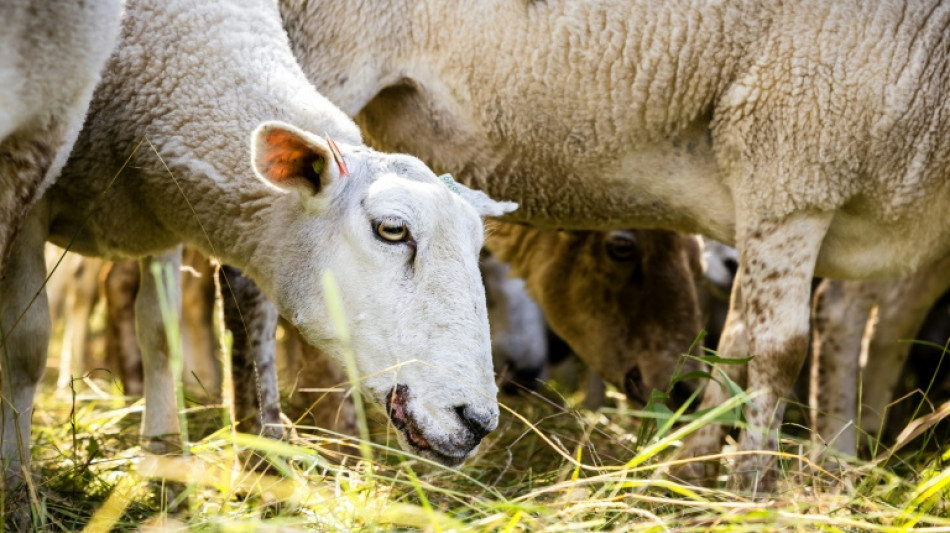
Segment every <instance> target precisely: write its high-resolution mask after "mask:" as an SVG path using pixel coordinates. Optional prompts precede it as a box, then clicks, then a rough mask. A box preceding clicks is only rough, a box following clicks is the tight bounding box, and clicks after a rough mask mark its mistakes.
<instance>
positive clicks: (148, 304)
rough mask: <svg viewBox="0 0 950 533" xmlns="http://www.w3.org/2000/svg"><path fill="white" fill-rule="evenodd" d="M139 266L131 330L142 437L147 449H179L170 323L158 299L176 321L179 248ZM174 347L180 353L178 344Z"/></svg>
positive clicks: (179, 270) (179, 277)
mask: <svg viewBox="0 0 950 533" xmlns="http://www.w3.org/2000/svg"><path fill="white" fill-rule="evenodd" d="M153 264H157V265H159V267H160V268H159V270H160V271H161V272H162V275H161V280H160V281H159V280H158V279H157V278H156V277H155V275H154V274H153V273H152V265H153ZM139 266H140V268H141V276H140V279H141V282H140V283H141V285H140V287H139V292H138V295H137V296H136V298H135V332H136V334H137V335H138V338H139V346H140V348H141V350H142V370H143V374H144V377H145V414H144V416H143V417H142V438H143V439H145V440H146V443H147V446H148V448H149V449H150V450H151V451H153V452H155V453H169V452H172V451H174V450H180V449H181V429H180V427H179V425H178V403H177V400H176V396H175V376H174V374H173V373H172V367H171V361H170V355H171V351H170V349H171V348H172V347H171V346H170V344H169V336H168V332H167V331H166V326H168V325H170V324H166V323H165V321H164V320H163V317H162V312H161V304H160V301H161V300H160V298H161V299H163V300H164V302H165V303H167V304H168V309H170V310H172V312H173V313H174V315H175V320H177V319H178V318H177V315H178V313H179V312H180V309H181V247H180V246H179V247H178V248H175V249H174V250H170V251H168V252H167V253H165V254H163V255H160V256H152V257H146V258H144V259H142V260H141V261H139ZM166 272H167V273H170V274H171V275H170V276H169V275H168V274H167V273H166ZM169 278H170V282H169ZM160 290H161V291H162V294H160V293H159V291H160ZM176 326H177V324H176ZM178 342H180V339H179V341H178ZM175 348H176V349H177V350H178V351H179V353H180V350H181V348H180V346H178V347H175Z"/></svg>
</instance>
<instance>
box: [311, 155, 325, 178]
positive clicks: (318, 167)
mask: <svg viewBox="0 0 950 533" xmlns="http://www.w3.org/2000/svg"><path fill="white" fill-rule="evenodd" d="M323 164H324V163H323V158H322V157H318V158H316V159H314V160H313V171H314V172H316V173H317V176H319V175H320V174H322V173H323Z"/></svg>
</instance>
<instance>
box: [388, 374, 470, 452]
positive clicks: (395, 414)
mask: <svg viewBox="0 0 950 533" xmlns="http://www.w3.org/2000/svg"><path fill="white" fill-rule="evenodd" d="M408 402H409V394H408V387H406V386H405V385H396V386H395V387H394V388H393V390H392V392H390V393H389V394H387V395H386V414H387V415H389V420H390V421H391V422H392V424H393V427H395V428H396V430H398V431H399V432H400V433H402V435H403V437H404V438H405V441H406V443H407V444H408V445H409V447H410V448H411V449H412V452H413V453H415V454H416V455H418V456H420V457H425V458H427V459H432V460H434V461H436V462H438V463H441V464H443V465H445V466H453V467H454V466H458V465H460V464H462V463H463V462H464V461H465V458H466V457H467V456H468V454H462V455H458V454H450V453H445V452H443V451H441V450H439V449H437V448H436V447H435V446H433V445H432V443H431V442H430V441H429V439H428V438H426V436H425V435H424V434H423V431H422V429H421V428H419V425H418V423H417V422H416V420H415V418H414V417H413V416H412V413H410V412H409V410H408V408H407V404H408Z"/></svg>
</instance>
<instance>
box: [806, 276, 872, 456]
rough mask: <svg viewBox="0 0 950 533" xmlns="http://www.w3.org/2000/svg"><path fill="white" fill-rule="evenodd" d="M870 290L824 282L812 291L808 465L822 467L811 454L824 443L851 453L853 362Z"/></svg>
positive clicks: (862, 285) (856, 283)
mask: <svg viewBox="0 0 950 533" xmlns="http://www.w3.org/2000/svg"><path fill="white" fill-rule="evenodd" d="M875 288H876V286H875V285H872V284H871V282H859V281H838V280H830V279H826V280H824V281H822V283H821V285H819V286H818V288H817V289H816V290H815V297H814V310H813V312H812V325H813V327H812V364H811V376H810V385H809V390H808V404H809V408H810V411H811V423H812V430H813V433H812V437H813V440H814V441H815V442H814V443H815V450H814V453H815V454H816V455H815V457H813V460H814V461H822V462H825V461H824V459H825V458H824V457H823V456H822V455H817V454H818V453H820V452H823V448H822V446H824V445H828V444H830V445H831V446H832V447H833V448H834V449H836V450H838V451H840V452H843V453H846V454H848V455H854V454H855V453H856V452H857V431H856V429H855V427H854V421H855V420H856V419H857V416H856V415H857V412H856V410H857V401H858V398H857V392H858V370H859V369H858V359H859V358H860V355H861V340H862V338H863V337H864V331H865V329H866V327H867V323H868V316H870V313H871V309H872V308H873V307H874V304H875V302H876V301H877V297H878V292H877V290H875ZM825 466H827V467H829V468H830V467H833V466H834V465H833V464H831V463H827V462H826V465H825Z"/></svg>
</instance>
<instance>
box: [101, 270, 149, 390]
mask: <svg viewBox="0 0 950 533" xmlns="http://www.w3.org/2000/svg"><path fill="white" fill-rule="evenodd" d="M138 290H139V265H138V264H137V263H136V262H135V261H120V262H118V263H114V264H113V265H112V267H111V268H110V269H109V274H108V275H106V280H105V288H104V292H105V295H106V314H107V316H108V324H107V326H106V359H107V360H108V362H109V365H110V366H111V367H112V368H118V369H119V378H120V379H121V380H122V386H123V389H124V390H125V394H127V395H129V396H141V395H142V388H143V386H142V379H143V378H142V353H141V351H140V350H139V343H138V339H137V338H136V336H135V311H134V309H135V299H136V294H137V293H138Z"/></svg>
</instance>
